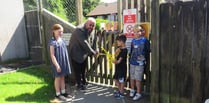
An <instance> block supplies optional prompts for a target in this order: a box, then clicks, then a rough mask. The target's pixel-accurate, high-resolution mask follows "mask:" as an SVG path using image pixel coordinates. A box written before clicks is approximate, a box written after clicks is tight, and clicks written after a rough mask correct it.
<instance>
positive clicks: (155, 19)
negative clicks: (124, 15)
mask: <svg viewBox="0 0 209 103" xmlns="http://www.w3.org/2000/svg"><path fill="white" fill-rule="evenodd" d="M151 4H152V6H151V11H152V17H151V19H152V23H151V28H152V30H151V34H152V35H151V40H152V44H151V49H152V51H154V52H152V55H151V56H152V61H151V63H152V66H151V68H152V73H151V79H152V80H151V103H160V87H159V82H160V81H159V75H160V74H159V70H160V64H159V63H160V59H159V54H160V48H159V39H160V34H159V24H160V21H159V20H160V17H159V15H160V11H159V7H160V4H159V0H152V2H151Z"/></svg>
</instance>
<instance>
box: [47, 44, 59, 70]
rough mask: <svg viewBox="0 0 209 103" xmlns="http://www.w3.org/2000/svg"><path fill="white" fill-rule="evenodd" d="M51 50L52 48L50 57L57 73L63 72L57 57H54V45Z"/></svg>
mask: <svg viewBox="0 0 209 103" xmlns="http://www.w3.org/2000/svg"><path fill="white" fill-rule="evenodd" d="M49 48H50V57H51V60H52V63H53V64H54V65H55V67H56V69H57V72H61V68H60V65H59V63H58V62H57V59H56V57H55V56H54V47H53V46H52V45H50V47H49Z"/></svg>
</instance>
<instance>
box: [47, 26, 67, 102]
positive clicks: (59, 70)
mask: <svg viewBox="0 0 209 103" xmlns="http://www.w3.org/2000/svg"><path fill="white" fill-rule="evenodd" d="M52 32H53V37H52V39H51V40H50V41H49V50H50V57H51V63H52V72H53V76H54V77H55V80H54V86H55V91H56V96H55V97H56V98H57V99H58V100H62V101H66V100H67V99H68V98H71V96H70V95H68V94H67V93H66V91H65V75H68V74H70V73H71V68H70V64H69V59H68V52H67V47H66V44H65V42H64V41H63V39H62V38H61V35H62V33H63V27H62V26H61V25H60V24H54V25H53V27H52Z"/></svg>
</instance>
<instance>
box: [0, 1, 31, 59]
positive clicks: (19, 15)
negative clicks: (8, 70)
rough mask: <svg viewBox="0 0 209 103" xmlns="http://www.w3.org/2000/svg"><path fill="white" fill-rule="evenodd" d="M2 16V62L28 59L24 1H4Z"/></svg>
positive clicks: (1, 9) (2, 3)
mask: <svg viewBox="0 0 209 103" xmlns="http://www.w3.org/2000/svg"><path fill="white" fill-rule="evenodd" d="M0 14H1V16H0V28H1V30H0V62H1V61H7V60H9V59H14V58H26V57H28V44H27V36H26V30H25V21H24V7H23V0H4V1H3V2H1V6H0Z"/></svg>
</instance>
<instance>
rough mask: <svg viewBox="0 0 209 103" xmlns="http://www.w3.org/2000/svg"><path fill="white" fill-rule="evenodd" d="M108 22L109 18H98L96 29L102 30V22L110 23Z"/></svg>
mask: <svg viewBox="0 0 209 103" xmlns="http://www.w3.org/2000/svg"><path fill="white" fill-rule="evenodd" d="M108 22H109V20H105V19H101V18H97V19H96V27H95V29H96V30H100V29H101V26H100V24H101V23H108Z"/></svg>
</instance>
